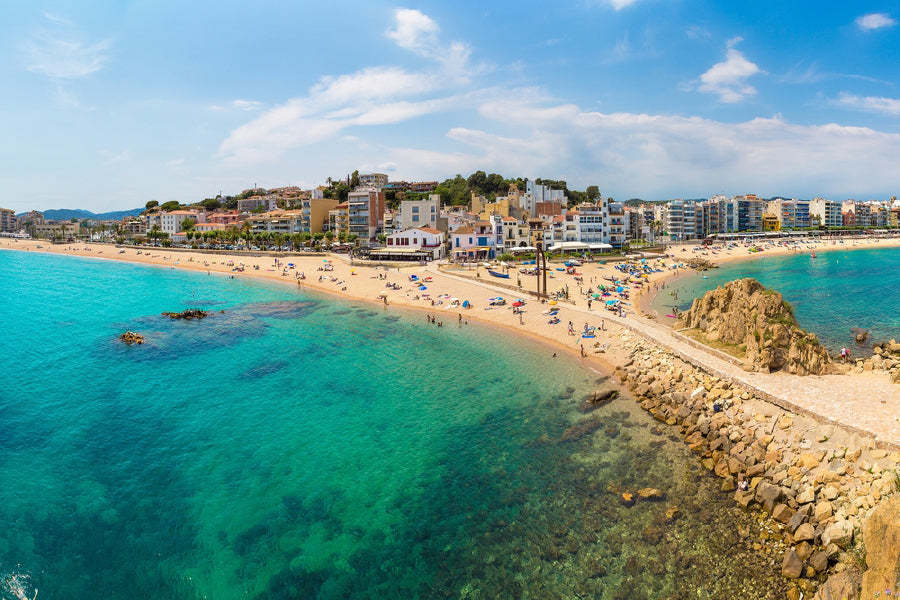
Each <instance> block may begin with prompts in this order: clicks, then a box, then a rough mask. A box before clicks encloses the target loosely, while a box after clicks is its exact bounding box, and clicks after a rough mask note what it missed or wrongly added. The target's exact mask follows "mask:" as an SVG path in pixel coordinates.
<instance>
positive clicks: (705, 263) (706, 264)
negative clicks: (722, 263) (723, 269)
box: [684, 258, 719, 271]
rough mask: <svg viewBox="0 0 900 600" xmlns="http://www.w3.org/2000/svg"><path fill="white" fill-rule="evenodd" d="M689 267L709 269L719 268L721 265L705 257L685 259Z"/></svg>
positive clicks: (701, 269)
mask: <svg viewBox="0 0 900 600" xmlns="http://www.w3.org/2000/svg"><path fill="white" fill-rule="evenodd" d="M684 264H686V265H687V266H688V267H690V268H692V269H696V270H697V271H706V270H707V269H718V268H719V265H718V264H716V263H714V262H712V261H711V260H706V259H705V258H689V259H687V260H686V261H684Z"/></svg>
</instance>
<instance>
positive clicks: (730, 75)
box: [697, 37, 764, 103]
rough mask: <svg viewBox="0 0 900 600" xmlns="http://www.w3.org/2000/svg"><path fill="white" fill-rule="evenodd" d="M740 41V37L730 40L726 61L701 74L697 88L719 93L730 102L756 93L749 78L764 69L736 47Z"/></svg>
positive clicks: (720, 96) (723, 100) (720, 97)
mask: <svg viewBox="0 0 900 600" xmlns="http://www.w3.org/2000/svg"><path fill="white" fill-rule="evenodd" d="M739 42H741V38H739V37H736V38H733V39H731V40H729V41H728V51H727V53H726V55H725V61H724V62H720V63H716V64H714V65H713V66H712V67H710V69H709V70H708V71H707V72H706V73H704V74H703V75H701V76H700V85H699V87H698V88H697V89H699V90H700V91H701V92H709V93H712V94H718V96H719V100H721V101H722V102H728V103H734V102H740V101H741V100H743V99H744V98H746V97H747V96H752V95H753V94H755V93H756V88H754V87H753V86H752V85H750V84H748V83H747V79H748V78H750V77H751V76H753V75H756V74H758V73H764V71H762V70H761V69H760V68H759V67H758V66H756V65H755V64H754V63H752V62H750V61H749V60H747V59H746V57H744V55H743V54H741V53H740V52H738V51H737V50H736V49H735V48H734V47H735V46H736V45H737V44H738V43H739Z"/></svg>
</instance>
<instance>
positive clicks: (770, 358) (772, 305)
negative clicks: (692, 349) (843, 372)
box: [676, 278, 835, 375]
mask: <svg viewBox="0 0 900 600" xmlns="http://www.w3.org/2000/svg"><path fill="white" fill-rule="evenodd" d="M676 327H678V328H688V329H698V330H700V332H701V333H702V337H704V338H705V339H706V340H708V341H709V342H720V343H723V344H727V345H730V346H733V347H735V348H739V349H741V350H742V351H743V352H744V360H745V363H746V364H747V365H748V367H749V368H750V369H752V370H756V371H762V372H765V373H769V372H773V371H785V372H787V373H794V374H797V375H823V374H826V373H832V372H834V371H835V368H834V365H833V363H832V361H831V357H830V356H829V355H828V351H827V350H826V349H825V347H824V346H822V345H821V344H820V343H819V340H818V338H817V337H816V335H815V334H812V333H806V332H804V331H803V330H802V329H800V325H799V324H798V323H797V319H796V318H795V317H794V311H793V309H792V308H791V306H790V304H788V303H787V302H786V301H785V300H784V298H783V297H782V295H781V294H780V293H778V292H776V291H774V290H769V289H766V288H765V287H763V285H762V284H761V283H759V282H758V281H756V280H755V279H751V278H746V279H738V280H735V281H731V282H729V283H726V284H725V285H722V286H719V287H718V288H716V289H715V290H712V291H710V292H707V293H706V294H704V295H703V297H702V298H697V299H695V300H694V302H693V304H692V305H691V308H690V309H689V310H687V311H685V312H683V313H682V314H681V315H680V316H679V318H678V321H677V324H676Z"/></svg>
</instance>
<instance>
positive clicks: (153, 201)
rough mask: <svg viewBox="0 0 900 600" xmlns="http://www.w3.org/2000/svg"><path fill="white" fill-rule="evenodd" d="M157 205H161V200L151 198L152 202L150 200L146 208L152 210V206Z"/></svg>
mask: <svg viewBox="0 0 900 600" xmlns="http://www.w3.org/2000/svg"><path fill="white" fill-rule="evenodd" d="M157 206H159V202H158V201H156V200H151V201H150V202H148V203H147V204H145V205H144V209H145V210H150V209H151V208H156V207H157Z"/></svg>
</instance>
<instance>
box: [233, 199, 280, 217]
mask: <svg viewBox="0 0 900 600" xmlns="http://www.w3.org/2000/svg"><path fill="white" fill-rule="evenodd" d="M260 207H262V210H263V212H271V211H273V210H277V209H278V197H277V196H274V195H265V196H250V197H249V198H244V199H242V200H238V206H237V208H238V212H241V213H248V212H253V211H254V210H256V209H258V208H260Z"/></svg>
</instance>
